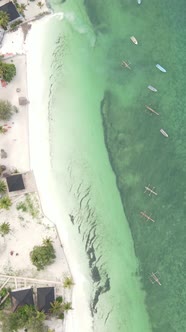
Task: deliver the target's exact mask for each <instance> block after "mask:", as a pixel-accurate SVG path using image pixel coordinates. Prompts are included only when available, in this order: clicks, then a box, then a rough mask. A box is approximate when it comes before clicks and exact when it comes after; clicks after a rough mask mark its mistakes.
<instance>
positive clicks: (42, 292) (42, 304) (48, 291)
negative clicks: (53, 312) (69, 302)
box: [37, 287, 55, 313]
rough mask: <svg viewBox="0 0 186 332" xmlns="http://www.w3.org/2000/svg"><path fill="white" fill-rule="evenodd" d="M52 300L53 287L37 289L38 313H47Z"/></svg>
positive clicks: (53, 298)
mask: <svg viewBox="0 0 186 332" xmlns="http://www.w3.org/2000/svg"><path fill="white" fill-rule="evenodd" d="M54 300H55V297H54V287H40V288H37V308H38V310H39V311H44V312H45V313H47V312H49V310H50V308H51V303H52V302H54Z"/></svg>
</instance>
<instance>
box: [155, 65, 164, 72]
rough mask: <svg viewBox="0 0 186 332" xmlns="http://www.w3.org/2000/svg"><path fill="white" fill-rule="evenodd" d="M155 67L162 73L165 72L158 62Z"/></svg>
mask: <svg viewBox="0 0 186 332" xmlns="http://www.w3.org/2000/svg"><path fill="white" fill-rule="evenodd" d="M156 68H158V69H159V70H161V71H162V72H163V73H166V70H165V68H163V67H162V66H160V65H159V64H158V63H157V65H156Z"/></svg>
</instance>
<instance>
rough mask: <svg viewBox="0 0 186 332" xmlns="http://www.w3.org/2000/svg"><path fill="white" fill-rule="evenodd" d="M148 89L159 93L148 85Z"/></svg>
mask: <svg viewBox="0 0 186 332" xmlns="http://www.w3.org/2000/svg"><path fill="white" fill-rule="evenodd" d="M148 89H149V90H151V91H154V92H157V91H158V90H157V89H156V88H154V87H153V86H152V85H148Z"/></svg>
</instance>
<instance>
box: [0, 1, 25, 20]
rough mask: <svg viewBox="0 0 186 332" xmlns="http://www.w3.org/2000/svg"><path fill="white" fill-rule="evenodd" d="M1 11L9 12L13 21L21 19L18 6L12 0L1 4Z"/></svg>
mask: <svg viewBox="0 0 186 332" xmlns="http://www.w3.org/2000/svg"><path fill="white" fill-rule="evenodd" d="M0 11H3V12H5V13H7V14H8V17H9V22H11V23H12V22H14V21H16V20H18V19H20V14H19V13H18V11H17V9H16V6H15V5H14V4H13V2H12V1H10V2H7V3H5V4H4V5H3V6H0Z"/></svg>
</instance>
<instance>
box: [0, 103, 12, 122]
mask: <svg viewBox="0 0 186 332" xmlns="http://www.w3.org/2000/svg"><path fill="white" fill-rule="evenodd" d="M13 113H14V108H13V106H12V104H11V103H10V102H9V101H8V100H0V120H10V118H11V116H12V115H13Z"/></svg>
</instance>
